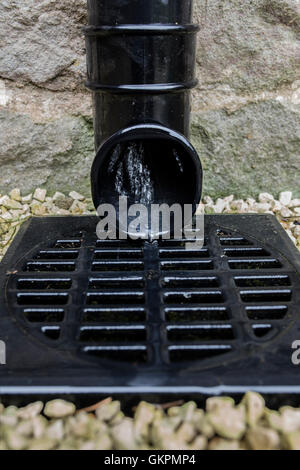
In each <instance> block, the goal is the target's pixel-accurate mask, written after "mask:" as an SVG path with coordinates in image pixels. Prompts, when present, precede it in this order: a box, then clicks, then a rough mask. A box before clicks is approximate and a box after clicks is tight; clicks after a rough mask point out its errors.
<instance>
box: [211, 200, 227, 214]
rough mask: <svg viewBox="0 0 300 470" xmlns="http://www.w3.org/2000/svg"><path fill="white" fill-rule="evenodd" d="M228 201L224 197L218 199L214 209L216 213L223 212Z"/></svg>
mask: <svg viewBox="0 0 300 470" xmlns="http://www.w3.org/2000/svg"><path fill="white" fill-rule="evenodd" d="M226 205H227V204H226V202H225V201H224V200H223V199H220V198H219V199H218V200H217V202H216V204H215V205H214V211H215V213H216V214H222V212H223V210H224V209H225V207H226Z"/></svg>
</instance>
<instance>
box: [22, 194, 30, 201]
mask: <svg viewBox="0 0 300 470" xmlns="http://www.w3.org/2000/svg"><path fill="white" fill-rule="evenodd" d="M31 201H32V193H31V194H28V195H27V196H24V197H22V202H31Z"/></svg>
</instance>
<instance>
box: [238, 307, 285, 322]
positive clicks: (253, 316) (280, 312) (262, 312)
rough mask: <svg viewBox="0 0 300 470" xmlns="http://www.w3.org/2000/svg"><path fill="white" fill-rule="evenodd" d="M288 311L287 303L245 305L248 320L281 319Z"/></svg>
mask: <svg viewBox="0 0 300 470" xmlns="http://www.w3.org/2000/svg"><path fill="white" fill-rule="evenodd" d="M287 312H288V307H287V305H266V306H262V305H260V306H251V307H249V306H247V307H246V313H247V316H248V318H249V319H250V320H281V319H282V318H284V317H285V316H286V314H287Z"/></svg>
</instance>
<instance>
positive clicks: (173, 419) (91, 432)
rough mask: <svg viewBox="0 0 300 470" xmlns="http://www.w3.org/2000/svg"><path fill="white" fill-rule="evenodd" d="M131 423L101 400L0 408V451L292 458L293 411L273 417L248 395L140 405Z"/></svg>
mask: <svg viewBox="0 0 300 470" xmlns="http://www.w3.org/2000/svg"><path fill="white" fill-rule="evenodd" d="M132 411H133V412H132V415H131V417H129V416H125V415H124V413H123V412H122V411H121V404H120V402H119V401H113V400H112V398H107V399H105V400H102V401H101V402H99V403H97V404H95V405H93V406H91V407H89V408H86V409H83V410H78V409H76V407H75V405H74V404H73V403H70V402H68V401H65V400H61V399H57V400H51V401H50V402H48V403H46V404H45V405H44V404H43V403H41V402H40V401H39V402H36V403H32V404H30V405H27V406H26V407H24V408H16V407H14V406H8V407H6V408H5V407H4V406H3V405H1V404H0V450H24V449H30V450H261V449H262V450H263V449H265V450H280V449H286V450H299V449H300V408H299V409H296V408H291V407H288V406H284V407H282V408H280V409H279V410H278V411H273V410H270V409H268V408H267V407H266V406H265V402H264V399H263V397H262V396H260V395H259V394H257V393H255V392H248V393H247V394H246V395H245V396H244V397H243V399H242V400H241V402H240V403H237V404H236V403H235V402H234V400H233V399H232V398H230V397H212V398H209V399H208V400H207V402H206V407H205V409H204V410H203V409H199V408H198V407H197V404H196V403H195V402H193V401H190V402H187V403H185V404H183V405H181V404H179V403H178V402H175V403H169V404H163V405H156V404H151V403H146V402H144V401H142V402H140V403H139V404H138V406H137V407H136V408H135V409H134V410H132Z"/></svg>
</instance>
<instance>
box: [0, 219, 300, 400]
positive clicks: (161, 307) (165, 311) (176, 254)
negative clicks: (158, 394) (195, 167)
mask: <svg viewBox="0 0 300 470" xmlns="http://www.w3.org/2000/svg"><path fill="white" fill-rule="evenodd" d="M95 226H96V219H95V218H93V217H86V218H78V217H72V218H53V219H32V220H31V222H30V223H28V224H27V228H26V227H24V228H23V229H22V230H21V233H20V234H19V235H18V237H17V239H16V241H15V242H14V244H13V246H12V248H11V249H10V251H9V252H8V254H7V256H6V258H5V260H4V261H3V263H2V265H1V269H2V271H1V282H2V289H1V291H2V299H1V305H2V306H1V309H2V310H1V314H2V316H1V322H2V324H1V322H0V339H3V340H5V341H6V342H7V349H8V352H7V355H8V356H7V357H8V361H7V366H1V368H0V390H1V387H2V388H3V387H4V388H5V389H9V386H10V384H11V385H13V384H17V385H18V384H22V383H23V382H24V381H23V382H22V377H23V376H24V373H25V372H26V374H27V375H26V374H25V375H26V376H27V377H28V374H29V376H30V380H29V383H30V384H32V385H42V384H45V383H46V384H48V385H50V386H51V385H53V386H59V385H61V386H66V384H68V385H70V384H73V386H74V387H75V386H77V387H78V386H82V385H85V386H90V387H91V388H93V387H98V388H99V389H103V388H105V387H117V388H118V387H127V388H128V389H130V390H132V391H133V392H134V390H136V387H137V386H139V387H142V388H143V387H144V390H153V389H155V387H157V386H159V387H162V388H163V389H164V388H165V389H166V390H167V389H168V388H169V387H175V388H174V389H172V390H173V391H176V387H177V388H178V387H181V388H186V389H188V388H189V387H194V388H196V389H198V390H200V389H201V390H202V389H203V388H205V387H208V388H207V389H209V390H210V391H211V390H212V389H213V388H214V387H220V386H224V387H225V385H226V384H227V386H232V387H233V386H234V384H235V385H236V386H238V385H239V386H243V385H245V387H249V385H251V386H252V387H253V386H255V384H256V385H264V384H266V385H270V386H271V385H273V386H275V385H279V384H280V383H282V380H280V381H279V384H277V382H276V380H277V377H276V373H275V375H274V370H273V369H274V368H275V369H276V364H274V358H273V359H272V361H273V362H270V363H268V362H267V358H268V357H270V358H272V357H273V355H274V353H275V352H276V354H277V359H276V360H277V362H278V361H279V363H281V362H282V361H283V362H284V363H285V365H286V367H285V370H284V373H287V371H288V372H289V374H290V375H289V377H290V378H289V380H290V381H291V382H293V380H294V378H293V377H294V375H293V373H294V372H295V366H293V365H292V363H291V359H290V358H291V354H292V350H291V344H292V341H293V340H295V339H298V338H297V329H294V330H293V328H292V326H293V325H294V324H295V323H297V322H298V321H299V313H300V311H299V308H300V279H299V271H300V268H299V266H300V263H299V259H300V256H299V255H298V254H297V252H296V249H295V248H294V247H293V246H292V244H291V242H290V241H289V240H288V238H287V236H286V235H285V234H284V232H283V230H282V229H281V228H280V226H279V224H278V223H277V222H276V220H275V219H274V218H272V217H269V216H255V215H253V216H251V215H250V216H207V217H206V240H205V244H204V246H203V248H201V249H199V248H197V247H195V248H191V249H189V250H187V249H186V243H187V240H169V241H168V240H162V241H160V242H153V243H148V242H141V241H136V242H132V243H131V242H130V241H100V240H97V239H96V236H95ZM258 237H259V238H258ZM23 252H25V253H26V255H25V256H24V255H23V254H22V253H23ZM1 332H3V334H2V333H1ZM10 354H11V356H10ZM270 361H271V359H270ZM121 364H122V366H121ZM124 364H126V367H125V366H124ZM268 368H269V371H270V370H271V372H269V375H268ZM24 371H25V372H24ZM292 372H293V373H292ZM241 374H242V375H241ZM260 374H261V375H260ZM266 374H267V375H266ZM66 377H67V378H66ZM274 381H275V383H274ZM248 382H249V383H248ZM26 383H27V384H28V381H27V382H26ZM247 383H248V385H246V384H247ZM23 385H24V386H25V383H23ZM290 385H293V384H292V383H291V384H290Z"/></svg>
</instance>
